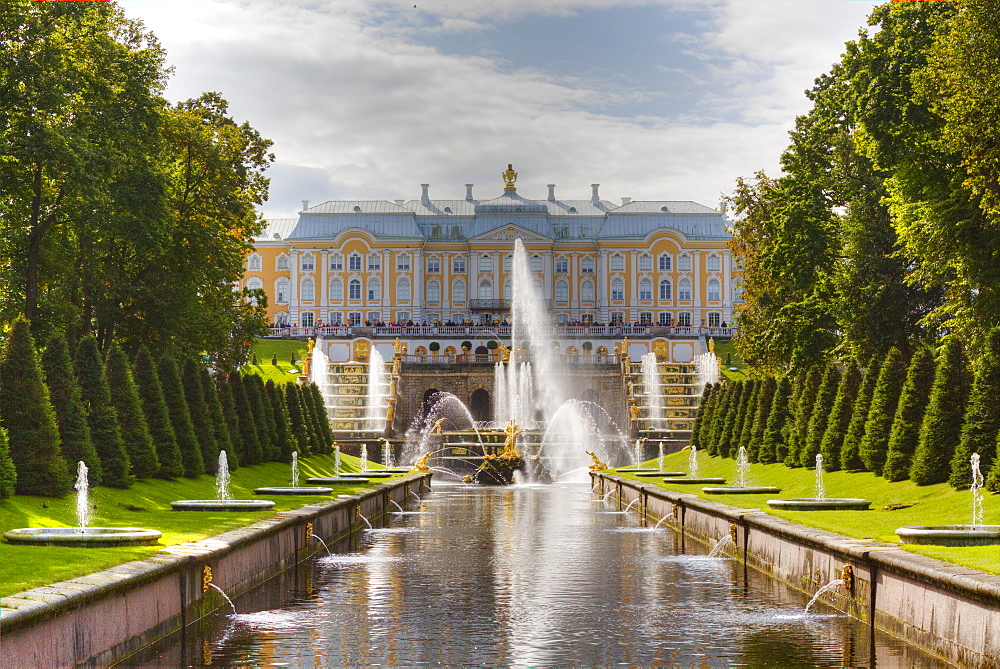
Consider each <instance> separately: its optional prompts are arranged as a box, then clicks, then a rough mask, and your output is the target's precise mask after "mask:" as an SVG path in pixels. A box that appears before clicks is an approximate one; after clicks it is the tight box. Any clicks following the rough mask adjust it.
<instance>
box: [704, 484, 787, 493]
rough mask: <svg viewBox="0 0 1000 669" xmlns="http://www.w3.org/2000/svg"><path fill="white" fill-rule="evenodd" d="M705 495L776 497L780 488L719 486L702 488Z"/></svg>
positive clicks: (767, 486)
mask: <svg viewBox="0 0 1000 669" xmlns="http://www.w3.org/2000/svg"><path fill="white" fill-rule="evenodd" d="M701 491H702V492H703V493H705V494H706V495H777V494H778V493H780V492H781V488H775V487H774V486H770V485H745V486H735V485H734V486H721V487H709V488H702V489H701Z"/></svg>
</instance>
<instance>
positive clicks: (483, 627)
mask: <svg viewBox="0 0 1000 669" xmlns="http://www.w3.org/2000/svg"><path fill="white" fill-rule="evenodd" d="M588 488H589V486H588V485H587V484H586V483H582V484H579V485H569V484H567V485H553V486H545V487H537V486H531V487H527V486H525V487H520V486H513V487H508V488H473V487H467V486H452V485H438V486H435V492H434V493H433V494H432V495H430V496H428V498H427V499H426V500H423V501H422V502H420V503H419V505H418V504H417V503H416V502H415V501H414V503H413V504H412V506H411V508H410V509H409V510H410V511H421V512H422V513H420V514H412V513H411V514H405V515H404V514H398V513H394V514H391V515H390V516H389V522H391V523H392V527H391V528H376V529H374V530H371V531H365V532H364V533H363V535H362V537H361V540H360V546H354V547H353V550H352V547H350V546H345V545H342V546H337V547H333V550H334V551H335V552H336V553H338V554H335V555H333V556H330V557H323V558H318V559H317V560H315V561H313V562H310V563H305V564H303V565H300V567H299V568H298V569H297V570H290V571H289V572H286V573H285V574H283V575H282V576H281V578H279V579H274V580H272V581H271V582H269V583H268V584H266V585H265V586H264V587H261V588H259V589H258V590H256V591H254V592H253V593H250V594H248V595H246V596H244V597H241V598H239V599H237V601H236V606H237V610H238V611H241V612H243V613H241V614H239V615H236V616H223V615H219V616H216V617H214V618H212V619H209V620H206V621H203V622H202V623H201V624H199V625H198V626H195V627H194V628H193V629H189V630H187V631H186V632H185V634H184V635H183V636H182V635H175V638H173V639H170V640H168V641H166V642H164V643H162V644H160V645H159V646H158V647H156V648H154V649H151V650H150V651H148V652H147V653H145V654H143V655H142V656H140V657H138V658H134V659H135V660H136V661H138V662H141V663H143V664H157V663H160V664H164V665H174V664H199V663H205V662H208V661H210V662H211V663H212V664H214V665H221V666H237V665H262V664H284V665H291V666H302V665H307V664H308V665H314V666H330V667H333V666H343V665H370V664H388V665H415V664H424V663H433V664H447V665H514V666H523V665H609V664H618V663H626V664H630V665H641V666H649V665H683V666H690V665H704V666H734V665H746V666H776V667H795V666H871V665H873V664H875V662H874V660H875V659H876V658H873V657H872V656H871V653H872V648H873V647H872V646H871V643H870V639H869V630H868V628H867V627H865V626H864V625H862V624H861V623H859V622H857V621H855V620H853V619H851V618H848V617H845V616H841V615H837V614H832V613H831V612H829V611H822V610H821V611H819V612H810V613H809V614H808V615H806V614H804V613H803V609H804V607H805V604H806V601H807V600H806V598H805V597H804V596H803V595H801V594H800V593H797V592H795V591H792V590H790V589H788V588H786V587H784V586H782V585H781V584H780V583H776V582H773V581H771V580H769V579H767V578H766V577H764V576H761V575H758V574H755V573H754V572H753V571H750V572H749V573H745V571H744V567H743V565H742V564H741V563H738V562H736V561H733V560H727V559H720V558H707V557H705V556H704V553H705V552H706V551H705V549H704V547H701V546H699V545H696V544H693V542H690V541H688V542H687V543H686V548H687V549H688V552H689V553H697V554H684V552H683V548H684V547H685V545H684V541H683V537H681V536H680V535H678V534H677V533H675V532H673V531H671V530H667V529H659V530H651V529H649V528H644V527H639V526H638V521H637V517H636V515H635V514H628V515H624V514H610V513H603V511H610V510H611V508H610V506H608V507H603V506H600V505H598V506H595V505H594V504H593V497H592V496H591V495H590V494H589V493H588ZM581 492H582V493H585V494H580V493H581ZM376 524H377V523H376ZM874 648H875V652H876V654H877V659H878V663H879V664H889V665H899V664H903V665H907V666H925V665H926V666H935V662H934V661H933V660H931V659H929V658H927V657H925V656H923V655H921V654H920V653H919V652H918V651H916V650H914V649H912V648H909V647H907V646H905V645H903V644H901V643H900V642H898V641H896V640H894V639H891V638H888V637H883V636H881V635H877V636H876V638H875V646H874Z"/></svg>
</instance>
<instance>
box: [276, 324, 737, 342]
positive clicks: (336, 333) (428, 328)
mask: <svg viewBox="0 0 1000 669" xmlns="http://www.w3.org/2000/svg"><path fill="white" fill-rule="evenodd" d="M512 330H513V327H512V326H510V325H384V326H377V327H376V326H370V327H364V326H349V325H322V326H317V327H299V326H286V327H272V328H269V334H268V335H267V336H269V337H286V338H288V337H323V338H324V339H353V338H355V337H369V338H372V339H380V338H385V339H394V338H396V337H401V338H407V337H410V338H412V337H438V338H447V337H476V338H489V339H509V338H510V337H511V334H512ZM547 331H548V335H549V336H551V337H553V338H558V339H574V338H581V339H583V338H604V339H617V338H621V337H630V338H638V339H641V338H654V337H705V336H707V337H714V338H716V339H731V338H732V337H735V336H736V335H737V334H738V333H739V328H735V327H725V328H721V327H703V326H693V325H692V326H661V325H551V326H549V327H548V328H547Z"/></svg>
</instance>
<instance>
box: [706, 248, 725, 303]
mask: <svg viewBox="0 0 1000 669" xmlns="http://www.w3.org/2000/svg"><path fill="white" fill-rule="evenodd" d="M705 269H706V270H708V271H709V272H720V271H722V259H721V258H719V256H718V255H716V254H714V253H713V254H712V255H710V256H708V259H707V260H706V261H705ZM709 299H712V298H709Z"/></svg>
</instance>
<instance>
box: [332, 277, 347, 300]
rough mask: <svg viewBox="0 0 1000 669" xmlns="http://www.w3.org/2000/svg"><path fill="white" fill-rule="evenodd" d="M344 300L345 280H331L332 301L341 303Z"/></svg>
mask: <svg viewBox="0 0 1000 669" xmlns="http://www.w3.org/2000/svg"><path fill="white" fill-rule="evenodd" d="M343 301H344V282H343V281H341V280H340V279H331V280H330V303H331V304H334V303H340V302H343Z"/></svg>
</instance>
